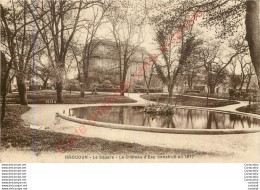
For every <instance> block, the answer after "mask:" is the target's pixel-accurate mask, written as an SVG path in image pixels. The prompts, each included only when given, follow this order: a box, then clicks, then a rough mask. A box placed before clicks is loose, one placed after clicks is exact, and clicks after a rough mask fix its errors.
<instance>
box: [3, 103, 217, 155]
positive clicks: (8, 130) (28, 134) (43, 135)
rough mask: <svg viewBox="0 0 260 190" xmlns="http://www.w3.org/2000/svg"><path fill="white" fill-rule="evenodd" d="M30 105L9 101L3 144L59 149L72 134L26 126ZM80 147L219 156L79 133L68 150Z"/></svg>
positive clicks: (84, 149) (105, 151)
mask: <svg viewBox="0 0 260 190" xmlns="http://www.w3.org/2000/svg"><path fill="white" fill-rule="evenodd" d="M29 109H30V108H29V107H27V106H21V105H7V110H6V111H7V112H6V115H7V116H8V117H6V119H5V121H4V124H3V125H2V127H1V148H2V149H7V148H9V147H10V146H12V147H14V148H18V149H22V150H27V151H34V148H35V145H36V151H37V155H39V154H41V153H42V152H43V151H53V152H58V150H57V144H58V143H59V142H64V141H66V139H68V138H71V135H70V134H63V133H57V132H49V131H43V130H36V133H35V130H34V129H31V128H27V127H24V123H23V120H22V119H21V115H22V114H23V113H25V112H26V111H28V110H29ZM73 150H79V151H81V152H82V153H84V152H88V153H97V154H98V153H100V154H103V155H106V154H109V155H119V154H120V155H122V154H128V155H131V154H132V155H144V154H146V155H147V154H149V155H166V154H167V155H168V154H171V155H173V154H174V155H187V154H189V155H194V156H219V155H218V154H216V153H211V152H198V151H192V150H189V149H171V148H161V147H156V146H143V145H140V144H137V143H125V142H118V141H109V140H103V139H100V138H89V137H80V138H78V140H77V141H76V143H75V144H74V145H73V148H70V150H69V151H73Z"/></svg>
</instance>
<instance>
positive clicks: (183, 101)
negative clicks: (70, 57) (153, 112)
mask: <svg viewBox="0 0 260 190" xmlns="http://www.w3.org/2000/svg"><path fill="white" fill-rule="evenodd" d="M141 97H142V98H144V99H146V100H151V101H155V102H160V103H167V102H168V96H167V95H166V94H150V95H142V96H141ZM176 101H178V103H177V105H182V106H198V107H220V106H226V105H231V104H237V103H238V102H236V101H229V100H211V99H209V102H208V106H207V99H206V98H196V97H188V96H174V97H173V98H172V99H171V101H170V104H174V105H175V102H176Z"/></svg>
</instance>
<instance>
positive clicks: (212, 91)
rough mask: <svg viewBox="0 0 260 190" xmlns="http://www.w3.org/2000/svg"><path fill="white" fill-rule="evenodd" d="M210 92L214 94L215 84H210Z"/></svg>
mask: <svg viewBox="0 0 260 190" xmlns="http://www.w3.org/2000/svg"><path fill="white" fill-rule="evenodd" d="M209 93H210V94H214V93H215V86H214V85H210V86H209Z"/></svg>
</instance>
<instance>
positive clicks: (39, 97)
mask: <svg viewBox="0 0 260 190" xmlns="http://www.w3.org/2000/svg"><path fill="white" fill-rule="evenodd" d="M111 95H112V94H104V93H98V94H96V95H92V94H91V93H86V94H85V97H84V98H82V97H80V93H79V92H72V93H71V94H70V93H69V92H68V91H63V99H64V104H93V103H105V102H106V100H107V99H108V98H109V97H110V96H111ZM27 99H28V103H29V104H33V103H36V104H46V103H47V102H49V103H50V102H54V101H56V99H57V98H56V91H53V90H38V91H35V92H32V91H29V92H28V93H27ZM135 102H136V101H135V100H133V99H131V98H128V97H127V96H122V97H120V98H119V99H118V100H117V101H116V102H115V103H135ZM7 103H15V104H19V96H18V93H11V94H8V95H7Z"/></svg>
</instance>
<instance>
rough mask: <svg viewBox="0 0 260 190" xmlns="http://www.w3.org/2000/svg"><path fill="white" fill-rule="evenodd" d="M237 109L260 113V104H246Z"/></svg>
mask: <svg viewBox="0 0 260 190" xmlns="http://www.w3.org/2000/svg"><path fill="white" fill-rule="evenodd" d="M237 111H241V112H246V113H254V114H258V115H260V104H252V105H251V106H249V105H248V106H244V107H240V108H237Z"/></svg>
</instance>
